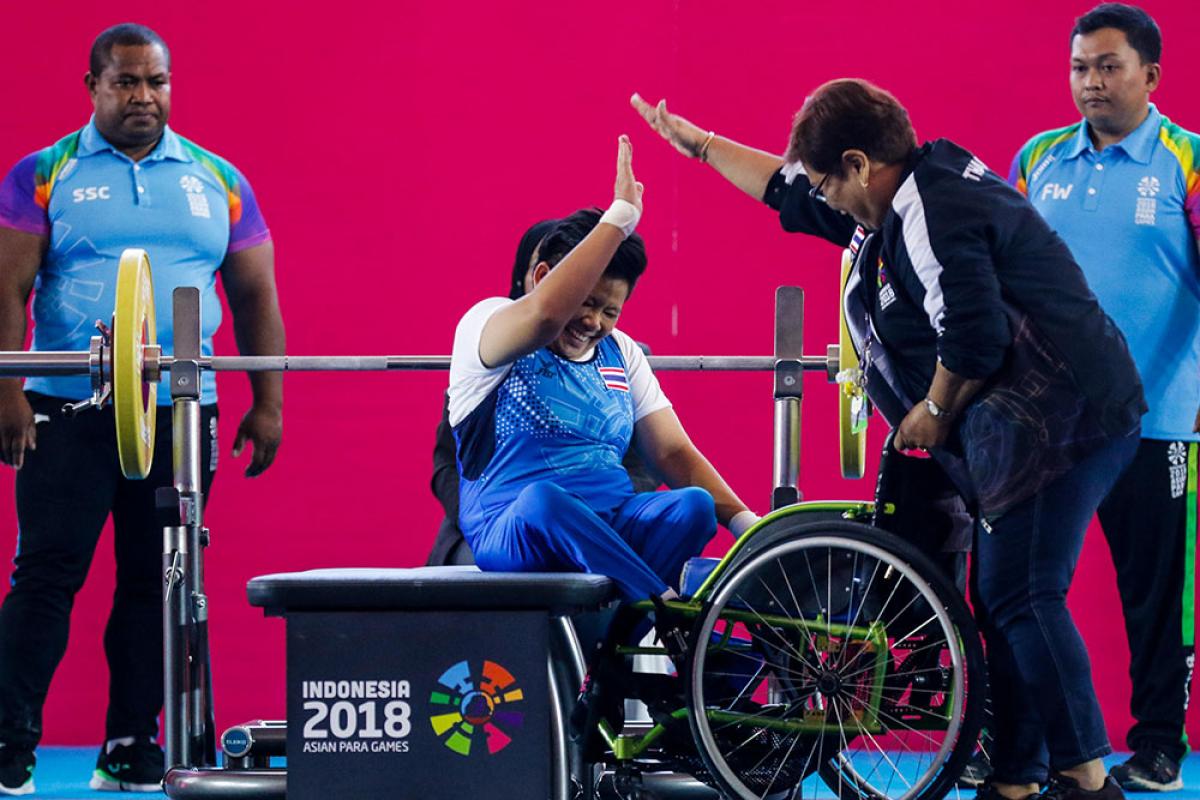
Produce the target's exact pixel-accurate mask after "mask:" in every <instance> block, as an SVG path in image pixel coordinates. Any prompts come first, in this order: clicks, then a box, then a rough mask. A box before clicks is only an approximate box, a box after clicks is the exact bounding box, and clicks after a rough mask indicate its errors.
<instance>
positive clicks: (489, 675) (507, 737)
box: [429, 661, 525, 756]
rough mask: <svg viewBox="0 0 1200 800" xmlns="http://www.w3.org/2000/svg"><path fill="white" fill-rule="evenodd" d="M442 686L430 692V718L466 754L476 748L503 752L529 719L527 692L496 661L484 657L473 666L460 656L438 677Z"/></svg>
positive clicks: (438, 731) (442, 737)
mask: <svg viewBox="0 0 1200 800" xmlns="http://www.w3.org/2000/svg"><path fill="white" fill-rule="evenodd" d="M438 683H440V684H441V686H440V687H439V688H438V689H435V690H434V691H432V692H431V693H430V694H429V703H430V705H431V706H432V707H433V713H432V716H431V717H430V718H429V722H430V724H432V725H433V732H434V733H436V734H437V736H438V739H440V740H441V742H442V744H444V745H446V747H448V748H450V749H451V750H453V751H454V752H456V753H459V754H461V755H464V756H467V755H470V754H471V751H472V749H474V750H475V752H480V751H481V750H482V749H483V748H484V747H486V748H487V752H488V753H492V754H494V753H499V752H500V751H501V750H503V749H504V748H506V747H508V745H509V744H511V743H512V735H513V733H515V732H516V731H517V730H519V729H520V727H521V723H522V722H523V721H524V719H525V714H524V712H522V711H520V710H519V709H520V705H519V704H520V703H521V701H522V700H524V699H525V694H524V692H522V691H521V687H520V686H518V685H517V679H516V678H514V677H513V676H512V673H510V672H509V671H508V670H506V669H505V668H504V667H502V666H500V665H499V664H497V663H496V662H495V661H484V662H483V669H482V670H480V671H477V672H472V670H471V665H470V664H468V663H467V662H466V661H460V662H458V663H457V664H455V665H454V666H452V667H450V669H448V670H446V671H445V672H444V673H442V677H440V678H438Z"/></svg>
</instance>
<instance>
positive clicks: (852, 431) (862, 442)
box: [838, 250, 867, 479]
mask: <svg viewBox="0 0 1200 800" xmlns="http://www.w3.org/2000/svg"><path fill="white" fill-rule="evenodd" d="M853 265H854V259H853V257H852V256H851V255H850V251H849V250H844V251H843V252H842V282H841V287H842V290H843V291H844V290H845V287H846V280H847V279H848V278H849V277H850V269H851V267H853ZM858 368H859V362H858V354H857V353H856V352H855V351H854V342H853V341H852V340H851V339H850V329H849V328H847V327H846V307H845V305H844V304H843V303H842V292H839V293H838V371H839V372H840V373H842V374H846V371H847V370H857V369H858ZM838 388H839V389H840V391H839V392H838V445H839V449H840V451H841V463H842V477H843V478H850V479H858V478H861V477H862V476H863V469H864V465H865V464H866V461H867V417H866V413H867V411H866V403H867V399H866V397H865V396H864V395H863V393H862V389H861V388H859V389H858V390H857V393H856V392H855V391H847V390H848V389H851V388H852V387H849V386H842V385H839V387H838Z"/></svg>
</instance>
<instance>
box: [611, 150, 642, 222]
mask: <svg viewBox="0 0 1200 800" xmlns="http://www.w3.org/2000/svg"><path fill="white" fill-rule="evenodd" d="M644 188H645V187H643V186H642V184H641V182H640V181H638V180H637V179H636V178H634V177H633V145H632V144H630V143H629V137H628V136H626V135H625V134H621V138H620V139H618V141H617V180H616V183H615V184H614V185H613V199H614V200H624V201H625V202H627V203H630V204H632V205H633V206H634V207H635V208H637V210H638V211H639V212H640V211H641V210H642V192H643V190H644Z"/></svg>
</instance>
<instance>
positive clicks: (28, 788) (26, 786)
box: [0, 778, 33, 796]
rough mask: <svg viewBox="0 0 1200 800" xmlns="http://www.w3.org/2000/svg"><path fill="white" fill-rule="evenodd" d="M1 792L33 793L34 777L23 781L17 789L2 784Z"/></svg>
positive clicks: (14, 793)
mask: <svg viewBox="0 0 1200 800" xmlns="http://www.w3.org/2000/svg"><path fill="white" fill-rule="evenodd" d="M0 794H2V795H12V796H18V795H23V794H33V778H30V779H29V780H27V781H25V782H24V783H22V784H21V785H20V786H18V787H17V788H16V789H10V788H8V787H7V786H0Z"/></svg>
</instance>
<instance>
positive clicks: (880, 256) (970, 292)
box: [632, 80, 1145, 800]
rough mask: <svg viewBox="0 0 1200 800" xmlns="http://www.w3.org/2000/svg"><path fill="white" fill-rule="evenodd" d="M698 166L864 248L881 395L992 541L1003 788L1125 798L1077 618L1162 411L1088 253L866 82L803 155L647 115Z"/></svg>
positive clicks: (813, 113)
mask: <svg viewBox="0 0 1200 800" xmlns="http://www.w3.org/2000/svg"><path fill="white" fill-rule="evenodd" d="M632 103H633V105H634V107H635V108H636V109H637V110H638V111H639V112H640V113H641V115H642V117H643V118H644V119H645V120H646V121H647V122H648V123H649V124H650V126H651V127H652V128H653V129H654V130H655V131H657V132H658V133H659V134H660V135H661V136H662V137H663V138H664V139H666V140H667V141H668V142H669V143H670V144H672V145H673V146H674V147H675V148H676V149H677V150H678V151H679V152H681V153H683V154H684V155H687V156H690V157H693V158H697V159H699V160H700V161H702V162H706V163H708V164H709V165H710V166H712V167H713V168H715V169H716V170H717V171H718V172H719V173H720V174H721V175H722V176H723V177H725V178H726V179H727V180H729V181H730V182H731V183H733V184H734V185H735V186H737V187H738V188H740V189H742V190H743V191H745V192H746V193H748V194H750V195H751V196H753V197H755V198H758V199H760V200H762V201H763V202H765V203H766V204H767V205H769V206H770V207H771V208H773V209H775V210H776V211H778V212H779V215H780V221H781V223H782V224H783V227H784V229H785V230H787V231H792V232H800V233H809V234H813V235H817V236H821V237H823V238H826V239H828V240H829V241H831V242H834V243H835V244H837V245H839V246H841V247H849V248H850V250H851V251H852V253H853V254H854V258H855V261H854V269H853V270H852V272H851V275H850V278H849V280H848V281H847V283H846V286H845V287H844V293H843V303H844V310H845V313H846V320H847V324H848V326H849V328H850V330H851V333H852V337H853V339H854V343H855V347H856V349H857V350H858V352H859V355H860V357H861V359H862V363H863V377H862V381H863V383H864V385H865V389H866V391H867V393H868V395H869V396H870V398H871V400H872V401H873V402H874V404H875V406H876V407H877V408H878V409H879V410H880V412H881V413H882V414H883V416H884V417H885V419H886V420H887V421H888V423H889V424H890V425H891V426H892V427H893V428H894V429H895V445H896V447H897V448H898V449H901V450H912V449H919V450H925V451H928V452H929V453H930V454H931V455H932V456H933V457H934V458H935V459H936V460H937V462H938V463H939V464H940V465H941V466H942V468H943V470H944V471H945V472H946V473H947V475H948V476H949V477H950V479H951V480H952V481H953V483H954V485H955V486H956V487H957V489H958V491H959V492H960V493H961V494H962V495H963V497H964V498H965V499H966V500H967V502H968V504H969V506H970V507H971V509H972V511H973V512H974V514H975V516H976V517H977V519H978V520H979V530H978V532H977V538H976V557H977V568H978V592H977V595H978V596H977V597H975V598H974V599H975V606H976V612H977V614H978V615H979V617H980V623H981V627H982V629H983V630H984V633H985V636H986V638H987V641H988V659H989V664H990V675H991V682H992V698H993V708H994V711H995V728H996V731H995V733H996V741H995V746H994V749H993V753H992V756H993V766H994V768H995V773H994V778H993V780H992V781H991V782H990V783H989V784H987V785H986V786H985V787H984V788H983V789H982V790H981V791H982V792H984V796H987V795H991V796H993V797H996V796H1000V797H1004V798H1010V799H1012V800H1016V798H1022V797H1025V796H1027V795H1030V794H1033V793H1036V792H1037V791H1038V785H1039V784H1043V783H1046V782H1047V780H1048V779H1051V780H1054V781H1056V782H1057V784H1058V788H1057V791H1059V792H1061V793H1065V794H1066V796H1067V797H1068V798H1069V800H1084V798H1093V797H1099V796H1101V795H1103V797H1104V798H1105V799H1106V800H1109V799H1110V798H1114V797H1120V796H1121V790H1120V788H1119V787H1118V786H1117V785H1116V784H1115V783H1113V782H1112V781H1111V780H1107V779H1106V776H1105V773H1104V767H1103V764H1102V762H1101V760H1100V759H1101V757H1102V756H1104V755H1106V754H1107V753H1109V752H1111V748H1110V746H1109V743H1108V738H1107V734H1106V732H1105V727H1104V720H1103V718H1102V716H1101V713H1100V707H1099V704H1098V702H1097V700H1096V696H1095V691H1094V689H1093V687H1092V681H1091V668H1090V664H1089V661H1088V654H1087V650H1086V648H1085V646H1084V643H1083V640H1082V639H1081V637H1080V636H1079V632H1078V630H1077V629H1076V627H1075V624H1074V621H1073V620H1072V619H1071V616H1070V613H1069V611H1068V610H1067V606H1066V594H1067V589H1068V587H1069V586H1070V582H1071V577H1072V575H1073V573H1074V567H1075V562H1076V560H1077V559H1078V557H1079V552H1080V549H1081V547H1082V544H1083V537H1084V534H1085V532H1086V530H1087V526H1088V523H1089V521H1090V520H1091V517H1092V514H1093V513H1094V512H1095V510H1096V507H1097V505H1098V504H1099V502H1100V500H1101V499H1102V498H1103V497H1104V496H1105V494H1106V493H1107V491H1108V489H1109V487H1110V486H1111V485H1112V483H1113V482H1114V481H1115V480H1116V478H1117V476H1118V475H1119V474H1120V472H1121V471H1122V470H1123V469H1124V467H1125V466H1126V465H1127V464H1128V463H1129V461H1130V460H1131V459H1132V457H1133V454H1134V452H1135V450H1136V448H1137V441H1138V432H1139V427H1140V419H1141V415H1142V413H1144V411H1145V402H1144V400H1143V398H1142V390H1141V382H1140V380H1139V378H1138V374H1137V370H1136V368H1135V367H1134V364H1133V361H1132V359H1131V358H1130V355H1129V352H1128V349H1127V348H1126V345H1125V340H1124V338H1123V337H1122V336H1121V334H1120V332H1119V331H1118V330H1117V328H1116V326H1115V325H1114V324H1113V322H1112V320H1111V319H1109V317H1108V315H1107V314H1105V313H1104V311H1103V310H1102V309H1101V308H1100V306H1099V304H1098V303H1097V302H1096V299H1095V297H1094V296H1093V295H1092V293H1091V290H1090V289H1089V288H1088V286H1087V283H1086V282H1085V280H1084V278H1083V274H1082V272H1081V271H1080V269H1079V267H1078V265H1076V263H1075V262H1074V260H1073V258H1072V256H1071V253H1070V251H1069V250H1068V249H1067V247H1066V245H1065V244H1064V243H1063V242H1062V240H1061V239H1059V238H1058V236H1057V235H1056V234H1055V233H1054V232H1053V231H1051V230H1050V228H1049V227H1048V226H1047V225H1046V223H1045V222H1043V221H1042V218H1041V217H1040V216H1039V215H1038V213H1037V211H1036V210H1034V208H1033V207H1032V206H1031V205H1030V204H1029V203H1028V202H1027V201H1026V200H1025V198H1023V197H1022V196H1021V195H1020V194H1018V193H1017V192H1016V191H1015V190H1014V189H1012V188H1011V187H1010V186H1008V184H1007V183H1005V181H1004V180H1003V179H1002V178H1000V177H999V176H998V175H996V174H994V173H992V172H991V171H990V170H988V169H987V167H986V166H985V165H984V164H983V163H982V162H980V161H979V159H977V158H975V157H974V156H972V155H971V153H969V152H967V151H966V150H964V149H962V148H961V147H959V146H958V145H955V144H954V143H952V142H949V141H947V140H944V139H943V140H937V141H934V142H929V143H926V144H924V145H921V146H918V143H917V139H916V134H915V133H914V131H913V128H912V125H911V123H910V122H909V118H908V113H907V111H906V110H905V109H904V107H903V106H902V105H900V103H899V102H898V101H897V100H896V99H895V98H894V97H892V95H890V94H888V93H887V92H886V91H884V90H882V89H880V88H878V87H876V86H873V85H871V84H869V83H867V82H865V81H859V80H838V81H832V82H830V83H827V84H825V85H823V86H821V87H819V88H818V89H817V90H816V91H814V92H813V94H812V96H811V97H809V98H808V99H807V100H806V101H805V103H804V106H803V107H802V108H801V110H800V112H799V113H798V114H797V115H796V119H795V122H794V124H793V127H792V132H791V139H790V143H789V148H788V152H787V154H786V155H785V156H783V157H780V156H776V155H773V154H770V153H767V152H764V151H762V150H756V149H753V148H750V147H747V146H745V145H742V144H738V143H737V142H734V141H731V140H729V139H726V138H724V137H721V136H717V135H716V134H715V133H714V132H712V131H705V130H704V129H702V128H700V127H698V126H696V125H694V124H692V123H691V122H689V121H687V120H686V119H684V118H682V117H679V116H677V115H674V114H671V113H670V112H669V111H668V110H667V107H666V102H665V101H662V102H660V103H658V105H657V106H653V105H650V104H648V103H646V102H645V101H644V100H642V98H641V97H639V96H638V95H634V96H633V98H632Z"/></svg>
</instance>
